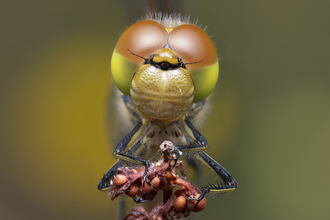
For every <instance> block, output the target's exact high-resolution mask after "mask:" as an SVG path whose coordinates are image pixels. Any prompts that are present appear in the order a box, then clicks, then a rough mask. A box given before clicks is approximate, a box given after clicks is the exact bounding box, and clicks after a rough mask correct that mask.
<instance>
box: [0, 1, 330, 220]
mask: <svg viewBox="0 0 330 220" xmlns="http://www.w3.org/2000/svg"><path fill="white" fill-rule="evenodd" d="M188 3H189V9H188V10H189V12H190V13H191V17H192V18H193V19H197V18H198V23H199V24H202V25H207V27H208V28H207V32H208V33H209V34H210V35H211V36H212V40H213V41H214V42H215V43H216V47H217V50H218V52H219V55H220V56H221V57H222V60H221V66H220V69H221V73H220V80H219V82H218V84H217V87H216V91H215V92H214V95H213V97H212V100H211V102H212V103H213V108H212V109H211V110H212V111H211V112H210V113H209V114H208V117H207V119H206V120H205V123H204V126H203V129H201V132H202V133H203V134H204V135H205V137H206V139H207V140H208V142H209V149H208V152H209V153H210V155H212V156H213V157H214V158H215V159H217V161H219V162H220V163H221V164H222V165H223V166H224V167H226V169H228V170H229V171H230V173H231V174H232V175H233V176H234V177H235V178H236V180H237V181H238V183H239V187H238V189H237V190H236V191H235V192H234V193H231V194H229V195H224V196H221V197H217V198H215V197H207V199H208V205H207V207H206V210H204V211H203V212H202V213H201V214H200V215H199V217H203V219H253V220H255V219H270V220H272V219H329V218H330V209H329V204H330V190H329V187H328V184H329V182H330V175H329V167H330V159H329V157H330V147H329V145H330V62H329V58H330V56H329V51H330V44H329V39H330V25H329V21H330V13H329V8H330V2H329V1H325V0H324V1H321V0H316V1H308V0H299V1H298V0H276V1H275V0H272V1H267V0H266V1H260V0H251V1H243V0H237V1H215V0H214V1H210V0H203V1H190V2H189V1H188ZM126 13H127V12H126ZM0 16H1V17H0V23H1V34H0V38H1V41H0V47H1V48H0V54H1V58H0V62H1V65H0V132H1V133H0V135H1V136H0V146H1V147H0V218H1V219H113V218H114V217H115V216H116V214H115V212H116V208H117V202H112V201H111V200H110V197H109V196H107V194H106V193H101V192H99V191H98V190H97V187H96V186H97V184H98V182H99V180H100V178H101V177H102V175H103V173H104V172H105V171H106V170H107V169H108V168H109V167H110V166H111V165H112V164H113V163H114V161H115V160H114V158H113V156H112V150H111V149H112V148H111V147H113V146H112V144H113V143H112V141H111V139H112V136H111V130H110V129H108V127H109V126H108V123H111V119H112V118H114V117H116V116H114V115H110V114H109V113H108V112H109V109H108V103H109V102H111V101H109V99H110V97H111V96H110V93H111V74H110V70H109V69H110V68H109V65H110V57H111V53H112V50H113V48H114V45H115V43H116V41H117V39H118V38H119V36H120V34H121V33H122V32H123V31H124V30H125V28H126V27H128V26H129V25H130V24H131V23H130V22H131V21H130V20H128V19H127V16H126V14H125V13H124V12H123V9H122V5H120V4H119V3H118V2H116V1H110V0H109V1H62V0H59V1H7V2H2V3H0ZM210 176H211V177H210V180H214V177H213V176H212V174H210Z"/></svg>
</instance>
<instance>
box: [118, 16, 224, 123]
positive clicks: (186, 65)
mask: <svg viewBox="0 0 330 220" xmlns="http://www.w3.org/2000/svg"><path fill="white" fill-rule="evenodd" d="M141 57H143V58H144V59H141ZM111 72H112V77H113V80H114V82H115V84H116V86H117V87H118V89H119V90H120V91H121V92H122V93H123V94H125V95H130V96H131V99H132V102H133V103H134V105H135V106H136V108H137V109H138V111H139V112H140V113H141V115H142V116H143V117H145V118H147V119H149V120H164V121H173V120H176V119H178V118H180V117H181V116H182V115H183V114H184V113H185V112H186V111H187V110H188V108H189V106H190V105H191V103H192V102H200V101H202V100H204V99H205V98H206V97H207V96H208V95H209V94H210V93H211V92H212V90H213V88H214V86H215V84H216V82H217V79H218V73H219V66H218V57H217V53H216V50H215V47H214V45H213V43H212V41H211V39H210V38H209V36H208V35H207V34H206V33H205V32H204V31H203V30H202V29H200V28H199V27H197V26H195V25H192V24H182V25H178V26H175V27H164V26H162V25H161V24H160V23H158V22H156V21H153V20H144V21H140V22H137V23H135V24H134V25H132V26H131V27H129V28H128V29H127V30H126V31H125V32H124V33H123V34H122V36H121V37H120V39H119V40H118V43H117V45H116V48H115V50H114V52H113V55H112V59H111Z"/></svg>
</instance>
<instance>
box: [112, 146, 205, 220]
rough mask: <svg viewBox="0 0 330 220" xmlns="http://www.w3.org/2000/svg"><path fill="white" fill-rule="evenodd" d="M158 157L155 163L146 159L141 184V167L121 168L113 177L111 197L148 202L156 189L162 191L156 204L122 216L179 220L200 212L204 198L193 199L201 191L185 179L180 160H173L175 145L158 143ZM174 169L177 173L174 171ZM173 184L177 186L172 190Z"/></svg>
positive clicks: (185, 175) (176, 151) (142, 219)
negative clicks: (161, 201) (147, 163)
mask: <svg viewBox="0 0 330 220" xmlns="http://www.w3.org/2000/svg"><path fill="white" fill-rule="evenodd" d="M160 149H161V151H162V157H161V159H160V160H159V161H157V162H154V163H152V162H150V168H149V171H148V174H147V178H146V182H145V183H143V175H144V171H145V168H144V167H142V168H141V169H140V170H136V169H131V168H127V167H121V168H119V169H118V173H117V175H116V176H115V177H114V179H113V184H112V186H111V187H110V195H111V197H112V200H114V199H115V198H117V197H118V196H119V195H121V194H124V193H125V194H126V195H127V196H129V197H132V198H133V200H134V201H135V202H136V203H140V202H147V201H152V200H153V199H154V198H155V196H156V195H157V193H158V192H159V191H163V203H159V204H158V205H156V206H155V207H154V208H153V209H152V210H151V212H149V213H148V212H147V211H146V210H145V208H144V207H142V206H138V207H134V208H133V209H132V210H131V212H130V213H129V214H128V215H127V216H126V217H125V219H126V220H133V219H139V220H144V219H159V220H160V219H180V218H183V217H187V216H189V215H190V213H191V212H199V211H202V210H203V209H204V208H205V206H206V199H205V198H203V199H202V200H201V201H199V202H197V201H196V199H197V198H199V196H200V194H201V191H200V189H199V188H197V187H194V186H192V185H191V184H190V183H189V182H188V181H187V171H186V168H185V166H184V164H183V163H182V161H177V159H176V158H177V155H176V153H180V151H179V150H178V148H177V147H176V146H174V145H173V143H172V142H170V141H164V142H163V143H162V144H161V145H160ZM177 171H178V172H179V173H180V175H178V174H177ZM175 186H181V188H179V189H178V190H176V191H175V192H174V195H175V197H174V195H173V188H174V187H175Z"/></svg>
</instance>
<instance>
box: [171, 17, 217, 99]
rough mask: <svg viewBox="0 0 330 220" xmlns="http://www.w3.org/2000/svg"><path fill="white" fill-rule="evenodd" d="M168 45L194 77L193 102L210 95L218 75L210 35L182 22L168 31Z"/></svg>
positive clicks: (215, 54) (215, 55) (215, 56)
mask: <svg viewBox="0 0 330 220" xmlns="http://www.w3.org/2000/svg"><path fill="white" fill-rule="evenodd" d="M169 45H170V47H171V48H172V49H174V50H175V51H177V53H178V54H179V55H180V57H181V59H182V61H183V62H184V63H193V62H198V63H194V64H188V65H187V68H188V69H189V70H190V71H191V74H192V76H193V78H194V85H195V97H194V102H200V101H202V100H204V99H205V98H206V97H207V96H209V95H210V93H211V92H212V90H213V89H214V87H215V85H216V83H217V80H218V75H219V64H218V56H217V52H216V50H215V47H214V44H213V42H212V40H211V39H210V37H209V36H208V35H207V34H206V33H205V32H204V31H203V30H202V29H200V28H199V27H197V26H195V25H191V24H184V25H180V26H178V27H176V28H174V29H173V30H172V31H171V32H170V37H169Z"/></svg>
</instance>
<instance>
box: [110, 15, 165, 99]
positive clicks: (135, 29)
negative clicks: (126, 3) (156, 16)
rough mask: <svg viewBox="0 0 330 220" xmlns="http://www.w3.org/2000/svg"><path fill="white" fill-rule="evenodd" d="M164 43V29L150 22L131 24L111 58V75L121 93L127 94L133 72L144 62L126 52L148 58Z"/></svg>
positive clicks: (156, 23)
mask: <svg viewBox="0 0 330 220" xmlns="http://www.w3.org/2000/svg"><path fill="white" fill-rule="evenodd" d="M166 41H167V32H166V30H165V29H164V27H163V26H162V25H160V24H159V23H158V22H155V21H150V20H145V21H140V22H137V23H135V24H133V25H132V26H130V27H129V28H128V29H127V30H126V31H125V32H124V33H123V34H122V35H121V36H120V38H119V40H118V42H117V44H116V47H115V50H114V51H113V54H112V58H111V73H112V78H113V80H114V82H115V84H116V86H117V87H118V89H119V90H120V91H121V92H122V93H124V94H125V95H128V94H129V89H130V83H131V79H132V77H133V75H134V72H135V70H136V68H137V67H138V66H139V65H140V64H141V63H143V62H144V60H143V59H141V58H140V57H137V56H134V55H133V54H131V53H130V52H129V51H128V50H130V51H132V52H133V53H135V54H138V55H140V56H143V57H146V58H148V57H150V55H151V54H153V53H154V52H155V51H157V50H158V49H159V48H161V47H163V46H164V45H165V44H166Z"/></svg>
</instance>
